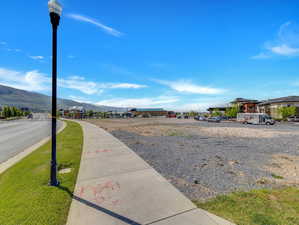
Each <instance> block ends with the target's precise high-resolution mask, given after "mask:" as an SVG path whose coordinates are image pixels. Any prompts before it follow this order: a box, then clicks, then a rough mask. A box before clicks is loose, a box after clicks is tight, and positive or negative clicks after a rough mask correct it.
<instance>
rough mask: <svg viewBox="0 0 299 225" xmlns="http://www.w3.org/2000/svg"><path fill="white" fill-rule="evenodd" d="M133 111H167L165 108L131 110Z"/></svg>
mask: <svg viewBox="0 0 299 225" xmlns="http://www.w3.org/2000/svg"><path fill="white" fill-rule="evenodd" d="M131 111H136V112H161V111H165V110H164V109H163V108H144V109H131Z"/></svg>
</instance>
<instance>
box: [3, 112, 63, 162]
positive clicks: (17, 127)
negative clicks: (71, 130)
mask: <svg viewBox="0 0 299 225" xmlns="http://www.w3.org/2000/svg"><path fill="white" fill-rule="evenodd" d="M57 125H58V129H59V128H60V127H61V125H62V122H60V121H58V124H57ZM50 134H51V120H49V119H48V118H47V114H34V117H33V119H32V120H28V119H23V120H16V121H10V122H0V163H3V162H5V161H7V160H8V159H10V158H11V157H13V156H15V155H17V154H18V153H20V152H22V151H23V150H25V149H26V148H28V147H30V146H32V145H34V144H36V143H38V142H39V141H41V140H42V139H44V138H46V137H48V136H50Z"/></svg>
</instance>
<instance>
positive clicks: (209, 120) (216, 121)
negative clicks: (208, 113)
mask: <svg viewBox="0 0 299 225" xmlns="http://www.w3.org/2000/svg"><path fill="white" fill-rule="evenodd" d="M207 121H208V122H214V123H220V122H221V118H220V117H210V118H208V119H207Z"/></svg>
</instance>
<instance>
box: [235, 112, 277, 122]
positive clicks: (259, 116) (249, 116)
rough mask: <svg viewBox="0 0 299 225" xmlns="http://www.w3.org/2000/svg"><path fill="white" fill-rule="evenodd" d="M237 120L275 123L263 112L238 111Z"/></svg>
mask: <svg viewBox="0 0 299 225" xmlns="http://www.w3.org/2000/svg"><path fill="white" fill-rule="evenodd" d="M237 121H238V122H240V123H243V124H266V125H274V124H275V121H274V120H273V119H272V118H271V117H270V116H268V115H267V114H265V113H238V115H237Z"/></svg>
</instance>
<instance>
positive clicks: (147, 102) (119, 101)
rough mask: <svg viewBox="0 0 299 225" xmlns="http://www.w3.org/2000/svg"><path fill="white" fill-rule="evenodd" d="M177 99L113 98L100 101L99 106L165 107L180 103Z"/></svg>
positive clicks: (163, 97) (167, 97) (169, 97)
mask: <svg viewBox="0 0 299 225" xmlns="http://www.w3.org/2000/svg"><path fill="white" fill-rule="evenodd" d="M178 101H179V99H178V98H177V97H175V96H174V97H172V96H159V97H156V98H113V99H108V100H103V101H99V102H97V103H96V104H97V105H106V106H114V107H129V108H131V107H163V106H165V105H168V104H170V103H175V102H178Z"/></svg>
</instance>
